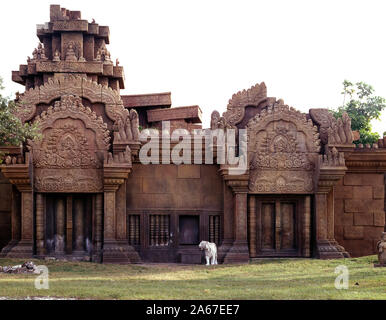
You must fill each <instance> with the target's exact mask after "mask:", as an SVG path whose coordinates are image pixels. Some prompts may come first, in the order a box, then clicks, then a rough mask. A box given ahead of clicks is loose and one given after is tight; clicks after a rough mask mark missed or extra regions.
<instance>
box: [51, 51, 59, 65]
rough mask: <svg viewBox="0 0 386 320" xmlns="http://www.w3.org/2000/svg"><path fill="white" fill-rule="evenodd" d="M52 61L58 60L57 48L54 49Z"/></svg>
mask: <svg viewBox="0 0 386 320" xmlns="http://www.w3.org/2000/svg"><path fill="white" fill-rule="evenodd" d="M52 61H55V62H57V61H60V53H59V50H58V49H55V52H54V57H53V58H52Z"/></svg>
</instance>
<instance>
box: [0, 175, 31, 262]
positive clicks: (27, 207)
mask: <svg viewBox="0 0 386 320" xmlns="http://www.w3.org/2000/svg"><path fill="white" fill-rule="evenodd" d="M11 183H12V181H11ZM17 188H18V189H19V191H20V192H21V219H20V220H21V221H20V223H21V228H20V229H21V232H20V240H19V241H17V240H16V241H13V240H11V243H10V244H9V245H7V246H6V247H5V248H4V249H3V250H2V251H1V256H2V257H7V258H23V259H25V258H32V256H33V230H34V226H33V194H32V188H31V186H30V185H17Z"/></svg>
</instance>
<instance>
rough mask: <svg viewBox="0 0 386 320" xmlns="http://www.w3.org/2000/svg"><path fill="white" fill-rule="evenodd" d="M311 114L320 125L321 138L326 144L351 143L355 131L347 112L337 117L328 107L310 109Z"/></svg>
mask: <svg viewBox="0 0 386 320" xmlns="http://www.w3.org/2000/svg"><path fill="white" fill-rule="evenodd" d="M310 116H311V118H312V120H314V121H315V122H316V123H317V124H318V125H319V131H320V139H321V141H322V143H323V144H324V145H326V144H351V143H352V142H353V139H354V138H353V132H352V131H351V119H350V117H349V116H348V114H347V113H346V112H344V113H343V115H342V118H339V119H335V117H334V116H333V115H332V113H331V112H330V111H328V109H310Z"/></svg>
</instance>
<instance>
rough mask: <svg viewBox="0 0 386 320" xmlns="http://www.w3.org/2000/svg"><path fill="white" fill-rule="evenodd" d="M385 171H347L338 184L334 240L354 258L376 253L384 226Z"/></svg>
mask: <svg viewBox="0 0 386 320" xmlns="http://www.w3.org/2000/svg"><path fill="white" fill-rule="evenodd" d="M384 203H385V178H384V174H383V173H347V174H346V175H345V176H344V178H343V179H341V180H340V181H339V183H338V185H336V186H335V203H334V205H335V239H336V240H337V241H338V242H339V244H340V245H342V246H343V247H345V249H346V250H347V251H348V252H349V253H350V254H351V256H352V257H358V256H365V255H371V254H375V253H376V243H377V242H378V241H379V239H381V235H382V232H383V231H384V227H385V210H384V207H385V206H384Z"/></svg>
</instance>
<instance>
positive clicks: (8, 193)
mask: <svg viewBox="0 0 386 320" xmlns="http://www.w3.org/2000/svg"><path fill="white" fill-rule="evenodd" d="M11 199H12V185H11V184H10V183H9V181H8V180H7V179H5V178H4V176H3V175H2V174H1V173H0V250H1V249H2V248H3V247H4V246H5V245H6V244H7V243H8V242H9V241H10V240H11V206H12V201H11Z"/></svg>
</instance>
